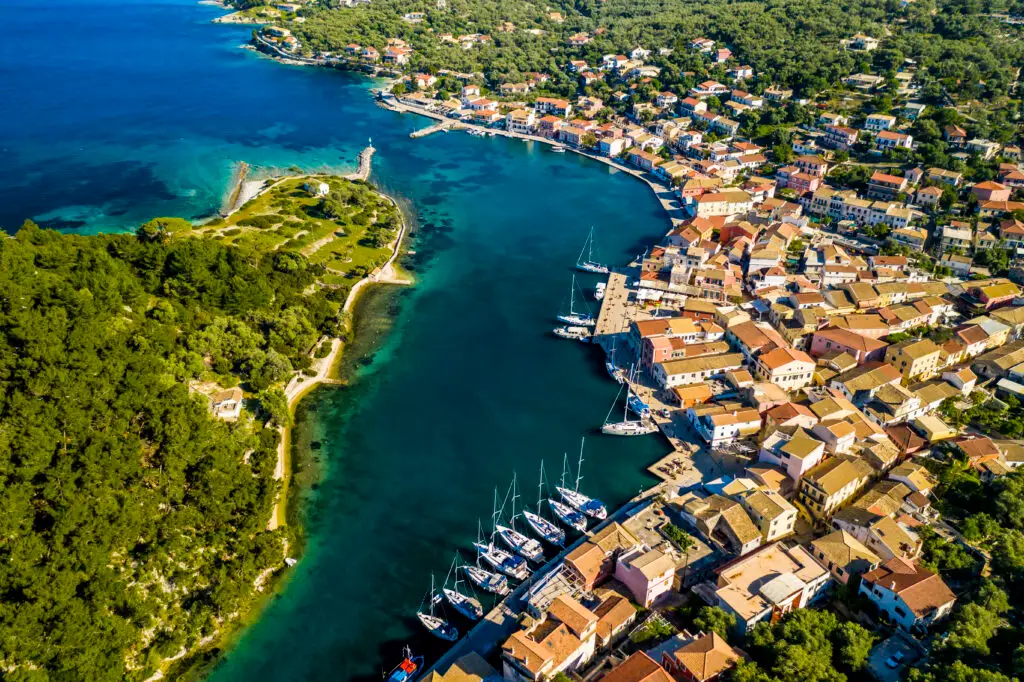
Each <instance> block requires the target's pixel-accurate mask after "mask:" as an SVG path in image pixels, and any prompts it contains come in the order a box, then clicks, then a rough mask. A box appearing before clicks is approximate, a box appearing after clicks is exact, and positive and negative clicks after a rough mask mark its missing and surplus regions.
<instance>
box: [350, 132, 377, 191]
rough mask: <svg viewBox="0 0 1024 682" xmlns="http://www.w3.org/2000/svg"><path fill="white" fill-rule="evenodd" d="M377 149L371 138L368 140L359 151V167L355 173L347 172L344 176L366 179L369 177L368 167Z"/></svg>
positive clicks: (352, 178)
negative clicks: (364, 146)
mask: <svg viewBox="0 0 1024 682" xmlns="http://www.w3.org/2000/svg"><path fill="white" fill-rule="evenodd" d="M376 151H377V150H376V149H375V148H374V146H373V140H371V141H370V143H369V145H368V146H367V147H366V148H365V149H364V150H363V151H361V152H359V167H358V168H357V169H356V172H355V173H349V174H348V175H346V176H345V179H346V180H362V181H363V182H366V180H367V179H368V178H369V177H370V167H371V164H372V162H373V154H374V152H376Z"/></svg>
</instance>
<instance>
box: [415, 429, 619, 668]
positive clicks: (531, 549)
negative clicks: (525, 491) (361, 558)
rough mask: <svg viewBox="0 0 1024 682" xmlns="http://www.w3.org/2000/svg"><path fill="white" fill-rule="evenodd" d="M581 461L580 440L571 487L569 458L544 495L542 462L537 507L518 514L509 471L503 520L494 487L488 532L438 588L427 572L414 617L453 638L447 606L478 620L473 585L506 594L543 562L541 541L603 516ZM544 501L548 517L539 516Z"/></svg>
mask: <svg viewBox="0 0 1024 682" xmlns="http://www.w3.org/2000/svg"><path fill="white" fill-rule="evenodd" d="M582 466H583V444H582V443H580V457H579V462H578V464H577V473H576V481H575V484H574V485H573V487H571V488H570V487H569V486H568V485H567V484H566V475H567V473H568V462H567V461H566V462H563V467H562V480H561V485H558V486H555V493H556V497H547V498H545V496H544V486H545V481H544V465H543V463H541V469H540V480H539V482H538V484H537V505H536V508H535V510H534V511H530V510H528V509H523V510H522V511H521V512H520V513H519V514H517V513H516V502H517V500H518V498H519V494H518V490H517V484H516V477H515V476H513V477H512V485H511V486H510V488H509V493H508V494H507V495H506V497H505V501H509V499H510V498H511V510H510V513H509V515H508V522H507V523H501V521H502V519H503V517H504V507H505V504H504V502H503V503H502V505H501V506H500V507H499V506H498V493H497V490H495V494H494V508H493V512H492V525H491V533H490V535H489V536H488V537H485V536H484V535H483V533H482V530H478V537H477V541H476V542H474V543H473V548H474V549H475V550H476V563H475V564H466V563H463V562H462V558H461V555H460V554H459V553H458V552H456V554H455V558H454V559H453V560H452V564H451V567H450V568H449V570H448V576H447V577H446V578H445V582H444V585H443V586H442V588H441V589H440V590H437V589H436V586H435V584H434V577H433V576H431V579H430V592H428V593H427V595H426V596H425V597H424V599H423V602H421V604H420V608H419V609H418V610H417V612H416V617H417V618H418V619H419V621H420V622H421V623H422V624H423V626H424V627H425V628H426V629H427V631H429V632H430V633H431V634H432V635H434V636H436V637H439V638H441V639H443V640H446V641H450V642H453V641H455V640H456V639H458V637H459V631H458V629H457V628H456V627H455V626H454V625H453V624H452V623H451V621H450V620H449V618H448V617H447V616H446V612H447V609H448V608H451V609H453V610H454V611H455V612H457V613H458V614H460V615H461V616H463V617H464V618H466V619H468V620H470V621H476V620H479V619H480V618H482V617H483V615H484V608H483V604H482V603H481V599H480V595H479V594H478V593H477V592H476V590H477V589H479V590H482V591H483V592H484V593H489V594H492V595H496V596H497V597H503V596H505V595H507V594H508V593H509V592H511V591H512V585H513V581H523V580H526V579H527V578H529V577H530V575H531V573H532V572H533V570H534V568H533V566H534V565H540V564H542V563H544V561H545V560H546V554H545V549H546V548H545V545H550V546H552V547H555V548H561V547H564V545H565V540H566V530H567V529H568V530H572V531H576V532H578V533H583V532H585V531H586V530H587V523H588V519H594V520H596V521H601V520H603V519H605V518H607V516H608V510H607V508H606V507H605V505H604V503H603V502H601V501H600V500H598V499H595V498H592V497H589V496H587V495H585V494H583V493H582V492H580V490H579V485H580V481H582V476H581V474H580V471H581V469H582ZM544 502H546V503H547V509H548V510H549V511H550V513H551V515H552V516H553V517H554V518H553V519H549V518H547V517H545V516H544V514H543V510H544V504H543V503H544ZM518 520H521V521H522V522H523V524H522V525H523V526H525V527H524V528H523V530H520V529H519V528H517V527H516V522H517V521H518ZM559 524H561V525H559ZM563 526H564V528H563ZM526 529H529V531H530V532H531V533H532V536H531V535H529V534H527V533H526V532H524V531H525V530H526ZM534 536H535V537H534ZM541 541H543V542H541ZM464 578H465V580H464ZM467 581H468V585H467ZM407 658H408V657H407Z"/></svg>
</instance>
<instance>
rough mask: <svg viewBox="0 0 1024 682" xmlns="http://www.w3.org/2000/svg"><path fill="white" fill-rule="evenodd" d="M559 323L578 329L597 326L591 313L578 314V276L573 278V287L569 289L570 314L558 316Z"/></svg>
mask: <svg viewBox="0 0 1024 682" xmlns="http://www.w3.org/2000/svg"><path fill="white" fill-rule="evenodd" d="M558 321H559V322H565V323H566V324H568V325H571V326H576V327H593V326H594V325H596V324H597V320H595V319H594V316H593V315H591V314H590V313H586V314H584V313H578V312H576V275H573V276H572V285H571V286H570V287H569V312H568V314H560V315H558Z"/></svg>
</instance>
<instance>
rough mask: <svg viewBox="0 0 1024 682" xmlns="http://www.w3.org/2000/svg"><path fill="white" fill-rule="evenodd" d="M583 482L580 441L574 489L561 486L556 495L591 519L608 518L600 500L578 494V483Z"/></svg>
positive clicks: (581, 444)
mask: <svg viewBox="0 0 1024 682" xmlns="http://www.w3.org/2000/svg"><path fill="white" fill-rule="evenodd" d="M582 480H583V439H581V440H580V459H579V463H578V464H577V468H576V487H575V488H573V489H569V488H566V487H563V486H559V487H558V488H556V490H557V491H558V494H559V495H560V496H561V497H562V500H564V501H565V503H566V504H568V505H569V506H570V507H573V508H575V509H577V510H578V511H581V512H583V513H584V514H586V515H587V516H589V517H591V518H595V519H598V520H603V519H606V518H608V509H607V508H606V507H605V506H604V503H603V502H601V500H595V499H594V498H591V497H587V496H586V495H584V494H583V493H581V492H580V481H582Z"/></svg>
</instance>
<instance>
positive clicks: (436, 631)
mask: <svg viewBox="0 0 1024 682" xmlns="http://www.w3.org/2000/svg"><path fill="white" fill-rule="evenodd" d="M426 601H427V603H428V605H429V606H428V611H427V612H426V613H424V612H423V604H422V603H421V604H420V608H419V610H418V611H417V612H416V617H417V618H419V619H420V622H421V623H423V627H425V628H426V629H427V631H428V632H429V633H430V634H432V635H434V636H435V637H438V638H440V639H443V640H445V641H446V642H454V641H455V640H457V639H458V638H459V631H458V630H457V629H456V628H455V627H454V626H453V625H452V624H451V623H449V622H448V621H446V620H445V619H444V618H441V617H440V616H435V615H434V605H435V604H436V603H437V602H438V595H437V592H436V591H435V590H434V574H433V573H431V574H430V593H429V594H428V595H427V600H426Z"/></svg>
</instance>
